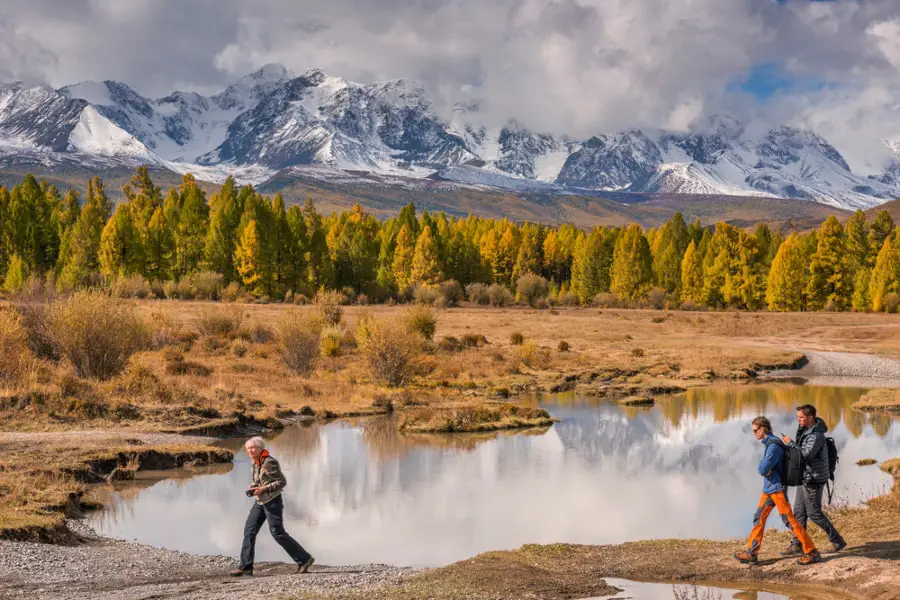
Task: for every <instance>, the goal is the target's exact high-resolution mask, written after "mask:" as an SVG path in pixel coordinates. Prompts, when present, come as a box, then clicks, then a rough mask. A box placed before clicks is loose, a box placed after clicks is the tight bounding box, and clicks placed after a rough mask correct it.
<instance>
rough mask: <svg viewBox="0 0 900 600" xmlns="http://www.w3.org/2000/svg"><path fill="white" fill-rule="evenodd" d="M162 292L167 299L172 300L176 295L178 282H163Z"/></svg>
mask: <svg viewBox="0 0 900 600" xmlns="http://www.w3.org/2000/svg"><path fill="white" fill-rule="evenodd" d="M163 293H164V294H165V295H166V298H168V299H169V300H174V299H175V298H176V297H178V284H177V283H175V282H174V281H167V282H165V283H164V284H163Z"/></svg>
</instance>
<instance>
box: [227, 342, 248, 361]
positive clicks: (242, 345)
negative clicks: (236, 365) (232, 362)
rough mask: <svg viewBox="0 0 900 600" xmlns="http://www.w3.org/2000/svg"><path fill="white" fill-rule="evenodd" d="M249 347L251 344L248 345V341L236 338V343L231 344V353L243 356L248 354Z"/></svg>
mask: <svg viewBox="0 0 900 600" xmlns="http://www.w3.org/2000/svg"><path fill="white" fill-rule="evenodd" d="M249 349H250V346H248V345H247V342H245V341H244V340H240V339H238V340H234V343H233V344H231V353H232V354H234V355H235V356H237V357H238V358H243V357H244V356H245V355H246V354H247V350H249Z"/></svg>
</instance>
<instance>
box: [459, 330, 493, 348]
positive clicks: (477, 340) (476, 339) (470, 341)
mask: <svg viewBox="0 0 900 600" xmlns="http://www.w3.org/2000/svg"><path fill="white" fill-rule="evenodd" d="M462 343H463V344H465V345H466V346H467V347H469V348H477V347H479V346H484V345H485V344H487V343H488V341H487V338H486V337H484V336H483V335H481V334H474V333H467V334H466V335H464V336H463V337H462Z"/></svg>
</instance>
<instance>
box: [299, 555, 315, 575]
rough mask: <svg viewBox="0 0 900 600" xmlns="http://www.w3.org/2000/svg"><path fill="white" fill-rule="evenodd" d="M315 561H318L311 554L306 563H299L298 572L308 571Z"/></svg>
mask: <svg viewBox="0 0 900 600" xmlns="http://www.w3.org/2000/svg"><path fill="white" fill-rule="evenodd" d="M314 562H316V559H314V558H313V557H312V556H310V557H309V558H308V559H306V562H305V563H301V564H298V565H297V573H306V572H307V571H309V568H310V567H311V566H312V565H313V563H314Z"/></svg>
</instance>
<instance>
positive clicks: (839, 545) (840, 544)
mask: <svg viewBox="0 0 900 600" xmlns="http://www.w3.org/2000/svg"><path fill="white" fill-rule="evenodd" d="M846 547H847V540H845V539H844V538H841V539H840V540H838V541H836V542H835V543H833V544H832V545H831V551H832V552H840V551H841V550H843V549H844V548H846Z"/></svg>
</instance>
